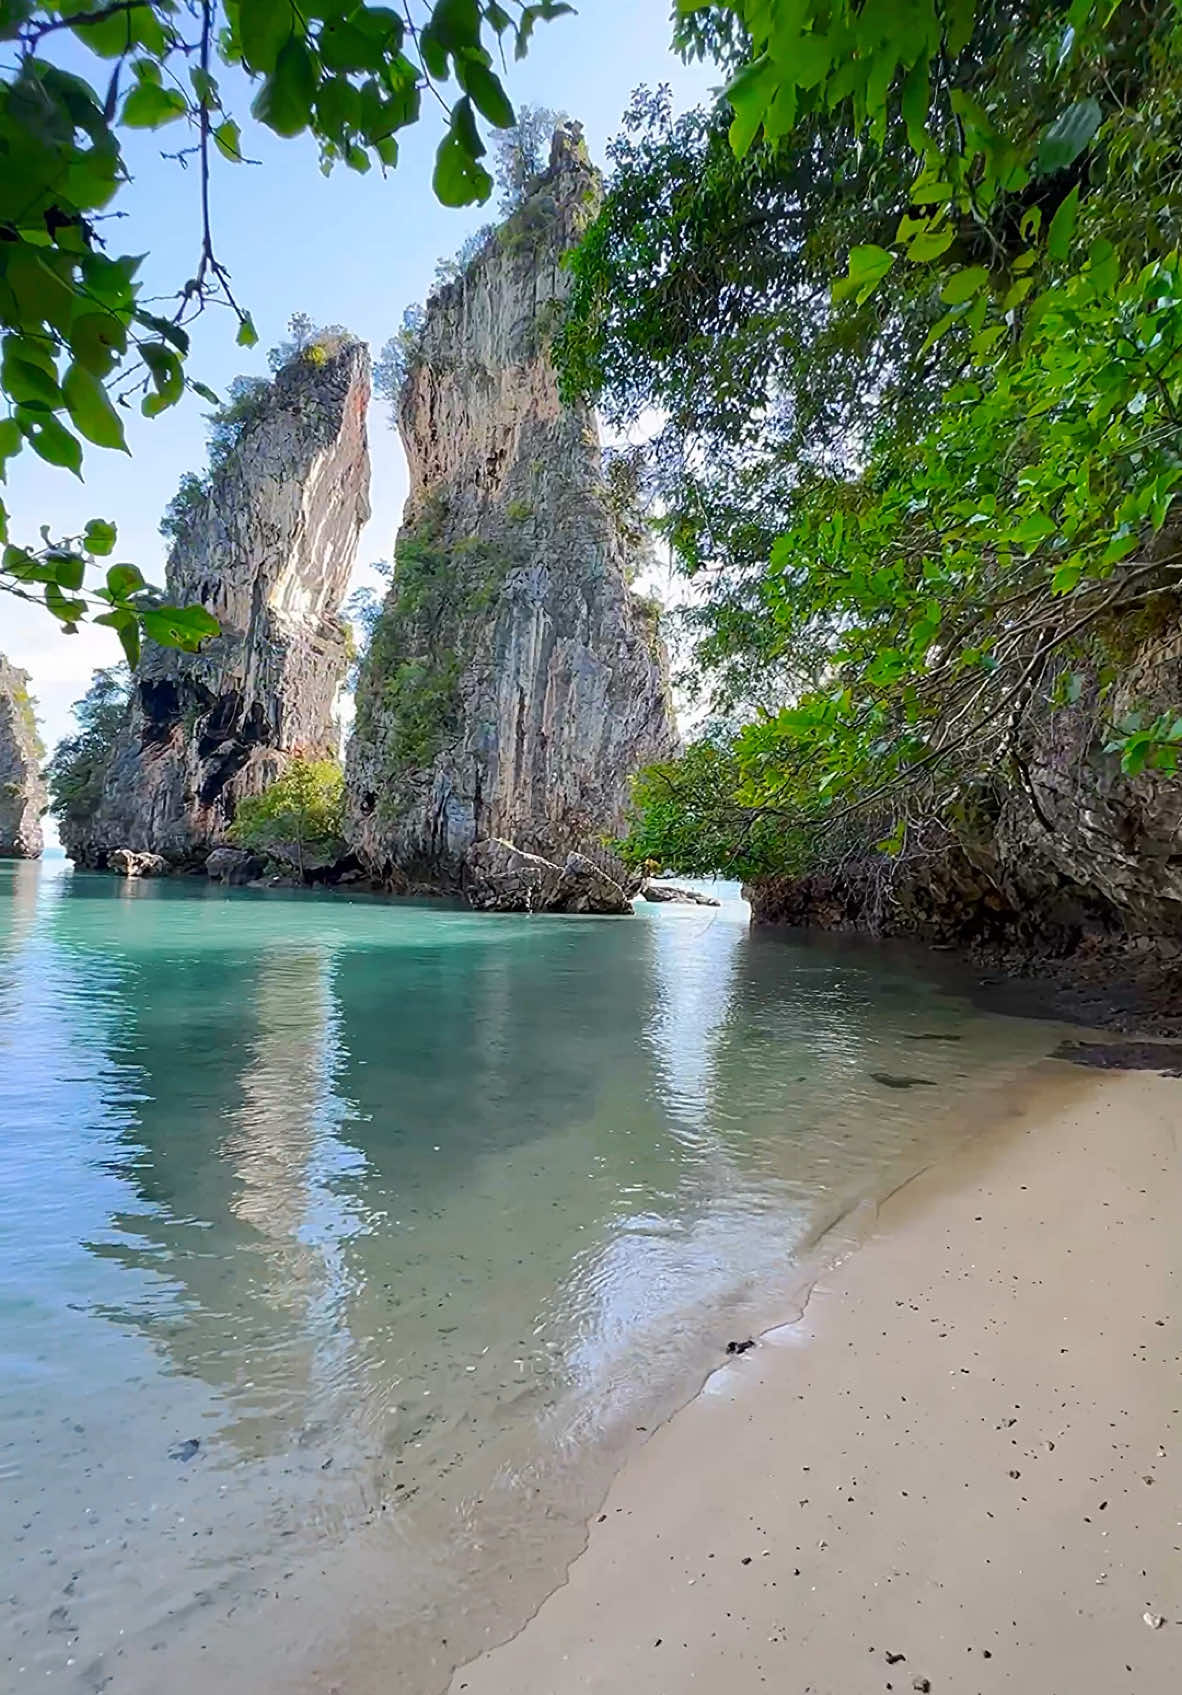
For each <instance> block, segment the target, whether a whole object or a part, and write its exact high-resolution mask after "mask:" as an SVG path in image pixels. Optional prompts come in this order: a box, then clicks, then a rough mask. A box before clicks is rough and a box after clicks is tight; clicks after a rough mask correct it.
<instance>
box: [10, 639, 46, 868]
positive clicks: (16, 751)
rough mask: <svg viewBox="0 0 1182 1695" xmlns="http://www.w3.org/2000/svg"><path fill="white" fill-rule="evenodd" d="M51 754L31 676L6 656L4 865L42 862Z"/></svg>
mask: <svg viewBox="0 0 1182 1695" xmlns="http://www.w3.org/2000/svg"><path fill="white" fill-rule="evenodd" d="M44 757H45V750H44V749H43V747H42V746H41V738H40V736H39V735H38V734H37V720H36V718H35V717H34V715H33V702H32V700H31V699H30V698H29V674H28V672H27V671H21V670H18V668H17V667H16V666H15V665H10V664H9V663H8V660H7V659H5V657H4V655H3V654H2V653H0V859H37V858H39V857H40V854H41V849H42V847H43V845H44V843H43V841H42V836H41V814H42V813H43V812H44V811H45V806H46V800H47V796H46V791H45V783H44V781H43V780H42V777H41V761H42V759H43V758H44Z"/></svg>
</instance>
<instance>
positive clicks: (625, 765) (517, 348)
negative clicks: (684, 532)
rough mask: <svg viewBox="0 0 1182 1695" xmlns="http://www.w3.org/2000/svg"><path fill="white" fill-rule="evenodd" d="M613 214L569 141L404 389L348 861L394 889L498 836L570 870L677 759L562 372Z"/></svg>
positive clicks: (656, 663)
mask: <svg viewBox="0 0 1182 1695" xmlns="http://www.w3.org/2000/svg"><path fill="white" fill-rule="evenodd" d="M597 195H598V179H597V176H596V173H595V172H594V171H593V170H592V168H591V166H590V164H589V162H588V160H587V156H586V151H585V149H584V147H583V144H582V141H581V138H580V136H579V132H578V130H577V128H576V127H575V126H566V127H565V128H563V129H562V130H560V131H559V132H558V133H557V134H556V136H555V139H554V145H553V150H552V155H551V164H550V168H549V170H548V171H546V172H545V173H544V175H543V176H542V177H540V178H539V179H538V180H537V182H536V183H535V184H534V186H533V189H532V192H531V194H530V196H529V198H528V199H527V201H526V202H525V204H524V205H523V206H522V207H521V208H520V209H519V210H518V211H517V212H516V213H515V214H514V216H513V217H512V218H511V219H510V220H509V222H508V223H507V224H505V225H504V226H502V228H501V229H500V230H498V231H497V233H496V236H495V237H494V238H490V240H489V242H488V243H487V244H486V246H485V248H484V249H483V250H482V252H481V253H480V254H479V255H478V256H477V258H476V259H475V260H474V261H473V262H472V264H471V265H470V266H469V267H468V269H467V270H466V271H465V273H464V274H463V275H462V276H461V277H459V278H458V279H457V280H456V281H455V282H453V283H451V284H449V285H448V286H446V287H445V288H444V289H443V290H442V291H440V292H439V293H438V294H436V295H435V296H434V297H433V298H432V299H431V301H430V302H429V303H428V309H427V318H426V324H425V327H424V330H423V332H422V337H421V342H420V344H419V347H418V349H417V352H416V356H415V357H414V358H413V360H412V363H411V365H410V369H409V371H408V375H407V377H406V381H405V383H404V386H403V390H402V396H401V402H400V407H399V427H400V430H401V434H402V439H403V442H404V444H405V447H406V453H407V458H408V460H409V463H410V474H411V491H410V497H409V500H408V502H407V506H406V511H405V515H404V521H403V526H402V530H401V532H400V534H399V538H398V544H397V548H396V556H395V572H394V581H393V586H392V588H391V591H390V595H389V598H388V600H387V603H386V606H385V608H384V611H383V614H382V617H381V620H380V622H379V625H378V627H377V630H376V632H375V635H374V639H373V641H372V643H371V647H370V650H369V653H368V655H367V656H366V660H365V663H364V665H363V668H362V675H361V680H360V683H359V686H358V692H357V723H356V729H355V732H354V736H353V739H352V743H351V746H350V752H349V760H348V770H347V786H348V805H349V813H350V818H349V825H348V832H347V833H348V834H349V839H350V841H351V844H352V845H353V847H354V849H355V851H356V852H357V853H358V854H359V855H360V857H361V859H362V861H363V863H364V864H365V865H366V867H367V869H368V870H369V871H370V872H371V873H372V874H373V875H375V876H377V877H379V878H381V879H383V880H385V881H387V882H389V883H390V884H391V885H392V886H394V887H401V888H405V887H408V886H416V885H418V886H426V887H430V888H434V889H441V890H453V891H454V890H460V889H465V888H467V887H468V886H469V883H470V882H471V880H472V879H471V870H472V868H473V866H474V864H475V861H474V860H473V857H472V856H473V850H474V848H475V845H476V844H477V843H478V842H482V841H487V840H491V839H497V840H499V841H501V842H502V843H508V844H511V845H512V846H513V847H514V848H517V849H519V850H523V851H524V852H526V853H530V854H535V855H540V856H543V857H545V858H546V859H549V860H551V861H558V862H560V863H561V862H562V861H563V859H564V857H565V855H566V854H567V853H568V851H570V850H572V849H578V848H580V847H581V846H583V845H584V844H585V843H587V842H589V841H592V840H594V839H595V838H597V837H598V836H599V835H601V834H602V833H604V832H612V831H615V830H617V829H619V828H620V827H621V825H622V823H623V820H624V815H625V812H626V808H627V802H628V784H629V780H630V778H631V777H632V775H633V774H634V773H635V772H636V771H637V770H638V769H639V768H640V767H641V766H642V765H644V764H646V763H648V762H649V761H651V760H653V759H656V758H659V757H662V756H664V755H666V754H667V753H669V752H670V751H671V749H672V748H673V747H674V746H675V743H676V734H675V730H674V724H673V718H672V712H671V707H670V701H669V690H668V684H667V677H666V661H665V654H664V649H663V646H662V643H661V639H660V635H659V633H658V629H657V620H656V609H655V608H654V607H652V606H651V605H650V604H649V603H647V602H645V601H644V600H643V599H641V598H640V597H639V596H637V595H636V594H634V593H633V592H632V591H631V589H630V588H629V586H628V585H629V582H630V581H631V580H632V579H633V577H634V575H635V572H636V570H637V569H638V568H639V567H640V565H641V564H642V562H643V561H642V559H641V558H640V557H638V556H637V553H636V551H635V550H634V549H632V550H630V548H629V545H628V544H627V543H626V541H625V539H624V536H623V534H622V529H621V524H620V522H619V519H618V517H617V515H616V514H615V513H614V511H613V509H612V502H611V499H610V497H609V493H608V489H607V486H606V484H605V481H604V477H603V471H602V455H601V450H600V445H599V440H598V435H597V432H596V427H595V421H594V417H593V414H592V413H591V412H590V411H589V410H588V409H586V408H584V407H581V406H573V407H572V406H565V405H563V404H562V402H561V401H560V399H559V395H558V387H557V381H556V377H555V372H554V367H553V365H552V364H551V361H550V356H549V338H550V331H551V328H552V326H553V324H554V322H555V319H556V316H557V313H558V310H559V307H560V305H561V302H562V300H563V298H564V296H565V294H566V291H567V288H568V277H567V273H566V272H565V271H564V269H563V268H562V266H561V257H562V254H563V253H564V251H565V250H566V249H567V248H568V247H570V246H571V245H572V244H573V242H574V241H575V240H576V239H577V238H578V235H579V233H580V231H581V230H582V228H583V227H584V226H585V223H586V221H587V219H588V218H589V216H590V215H591V214H592V212H593V210H594V205H595V201H596V198H597Z"/></svg>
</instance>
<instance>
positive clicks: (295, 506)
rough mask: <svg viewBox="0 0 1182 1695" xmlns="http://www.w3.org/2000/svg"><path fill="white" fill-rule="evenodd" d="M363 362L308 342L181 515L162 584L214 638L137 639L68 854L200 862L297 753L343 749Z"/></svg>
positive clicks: (362, 504)
mask: <svg viewBox="0 0 1182 1695" xmlns="http://www.w3.org/2000/svg"><path fill="white" fill-rule="evenodd" d="M368 398H369V356H368V354H367V352H366V349H365V347H364V346H363V345H362V344H361V343H360V342H357V341H354V340H353V339H352V338H351V337H347V336H340V337H334V338H332V339H331V340H327V341H320V342H316V343H313V344H312V345H311V346H310V347H309V348H306V349H304V351H303V352H301V353H299V354H297V355H296V356H295V357H294V358H293V359H292V360H290V361H289V362H288V364H287V365H285V366H284V367H283V369H282V370H280V372H279V373H278V375H277V376H276V378H275V381H274V383H273V384H272V386H271V388H270V391H269V392H267V393H266V394H265V395H264V396H263V397H262V398H261V400H260V401H259V404H258V407H257V409H256V411H255V413H254V415H253V416H252V417H251V418H250V419H249V421H248V422H247V423H246V424H245V426H244V427H243V429H242V433H241V435H240V437H239V439H238V442H237V444H236V445H235V446H234V447H233V448H232V449H231V451H230V453H229V454H228V456H227V457H226V459H225V460H224V462H223V463H222V465H221V467H220V469H218V470H217V471H215V473H214V475H213V478H212V482H211V484H210V487H209V489H208V492H207V493H206V494H204V496H202V497H201V498H199V499H198V500H197V501H196V503H195V505H194V506H193V508H192V510H191V511H190V512H189V513H188V515H187V516H186V517H185V518H183V519H182V520H181V522H180V525H179V528H178V529H177V532H176V539H175V542H174V545H173V548H172V553H171V555H170V557H169V562H168V593H169V596H170V598H171V599H173V600H176V601H179V602H193V601H197V602H200V604H201V605H203V606H205V607H206V608H207V609H208V610H209V611H210V612H211V613H212V614H213V616H214V617H215V618H216V619H217V620H218V622H219V624H220V625H221V634H220V635H218V636H216V637H215V638H213V639H212V640H210V641H208V642H206V643H205V644H204V646H203V647H202V649H201V652H200V653H196V654H189V653H179V652H176V651H175V650H173V649H170V648H161V647H155V646H151V645H149V646H147V647H146V648H145V650H144V656H143V658H142V659H141V661H140V664H139V667H138V668H137V670H136V674H135V678H134V681H133V687H132V695H131V701H130V704H129V707H128V716H127V723H126V725H125V728H124V730H123V732H122V734H121V736H120V738H119V740H118V743H117V745H116V748H115V751H114V753H113V755H112V758H111V762H110V765H109V766H108V769H107V772H106V775H105V779H104V783H103V791H102V798H101V800H100V803H99V806H98V808H97V810H96V812H95V813H94V815H93V816H92V817H91V818H89V819H88V820H86V821H85V822H83V823H81V824H78V823H74V824H72V825H70V826H69V827H68V828H67V827H66V824H65V821H63V841H64V844H65V848H66V852H67V853H68V854H69V855H70V856H71V858H73V859H75V860H77V861H78V862H79V863H81V864H85V865H94V866H100V867H101V866H104V865H107V864H108V863H109V862H110V857H111V854H112V853H113V851H114V850H115V849H116V848H120V847H130V848H133V849H135V850H137V851H138V850H143V851H149V852H153V853H160V854H163V855H164V856H165V857H166V858H167V859H169V860H170V861H171V862H172V863H173V864H175V865H185V866H194V867H197V866H200V865H202V864H203V863H204V861H205V859H206V857H207V855H208V854H209V852H210V850H211V848H214V847H217V846H219V845H221V844H222V843H223V842H224V840H225V836H226V831H227V829H228V827H229V825H230V823H231V822H232V821H233V817H234V808H235V806H236V804H237V802H238V801H239V800H240V799H242V798H243V797H244V796H246V795H252V794H257V793H259V791H260V790H261V789H263V788H265V787H266V786H267V785H268V783H270V782H271V781H273V779H274V778H275V777H276V776H278V775H279V773H280V772H281V771H282V769H283V767H284V765H285V764H286V762H287V760H288V758H289V756H290V755H291V754H292V753H293V752H299V753H301V754H303V755H305V756H306V757H308V758H322V757H325V756H326V755H335V753H336V751H337V747H338V732H337V726H336V723H335V721H334V708H335V702H336V695H337V690H338V688H339V686H340V683H341V681H342V679H343V677H344V674H345V670H346V667H347V665H348V644H347V639H346V631H345V626H344V625H343V624H342V622H341V620H340V618H339V617H338V612H339V609H340V605H341V601H342V598H343V596H344V593H345V590H346V587H347V585H348V581H349V573H350V571H351V570H352V567H353V560H354V556H355V554H356V550H357V539H358V536H359V535H360V532H361V527H362V525H363V524H364V522H365V520H366V518H367V517H368V516H369V492H368V491H369V451H368V447H367V443H366V430H365V412H366V405H367V403H368Z"/></svg>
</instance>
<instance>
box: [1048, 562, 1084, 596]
mask: <svg viewBox="0 0 1182 1695" xmlns="http://www.w3.org/2000/svg"><path fill="white" fill-rule="evenodd" d="M1083 573H1084V568H1083V561H1082V560H1079V559H1069V560H1067V562H1066V564H1064V565H1058V566H1056V567H1055V570H1054V571H1053V572H1052V574H1051V593H1052V594H1070V593H1071V591H1072V589H1074V588H1076V587H1078V585H1079V580H1080V578H1081V577H1082V576H1083Z"/></svg>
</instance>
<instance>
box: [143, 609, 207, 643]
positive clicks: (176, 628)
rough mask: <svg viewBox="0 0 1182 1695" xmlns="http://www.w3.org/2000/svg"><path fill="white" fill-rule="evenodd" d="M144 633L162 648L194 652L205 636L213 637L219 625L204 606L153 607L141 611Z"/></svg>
mask: <svg viewBox="0 0 1182 1695" xmlns="http://www.w3.org/2000/svg"><path fill="white" fill-rule="evenodd" d="M139 616H140V624H141V625H142V627H143V631H144V634H145V635H146V636H150V637H151V638H152V640H153V641H154V642H159V643H160V645H161V647H179V648H183V649H184V650H185V651H186V652H188V653H196V651H197V649H198V648H199V647H200V646H201V643H202V642H203V641H205V639H206V638H207V637H208V636H216V635H217V634H218V631H219V628H220V626H219V624H218V621H217V619H216V618H212V617H211V616H210V614H209V613H208V612H207V611H206V610H205V608H204V606H153V607H151V608H149V609H147V610H145V611H143V612H141V613H140V615H139Z"/></svg>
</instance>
